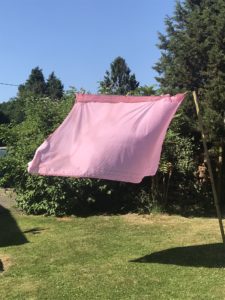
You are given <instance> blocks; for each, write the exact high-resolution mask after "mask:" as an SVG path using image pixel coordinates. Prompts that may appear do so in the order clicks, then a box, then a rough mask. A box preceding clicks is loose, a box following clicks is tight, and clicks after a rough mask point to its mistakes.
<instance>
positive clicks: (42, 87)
mask: <svg viewBox="0 0 225 300" xmlns="http://www.w3.org/2000/svg"><path fill="white" fill-rule="evenodd" d="M45 94H46V83H45V79H44V75H43V73H42V70H41V69H40V68H39V67H36V68H34V69H32V70H31V74H30V76H29V78H28V80H27V81H26V82H25V84H22V85H20V86H19V96H29V95H31V96H44V95H45Z"/></svg>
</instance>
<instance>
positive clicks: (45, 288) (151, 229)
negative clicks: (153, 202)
mask: <svg viewBox="0 0 225 300" xmlns="http://www.w3.org/2000/svg"><path fill="white" fill-rule="evenodd" d="M220 241H221V238H220V233H219V229H218V224H217V220H215V219H206V218H204V219H203V218H183V217H179V216H167V215H148V216H147V215H145V216H138V215H135V214H128V215H118V216H92V217H87V218H81V217H79V218H78V217H71V218H61V219H60V218H54V217H44V216H26V215H22V214H20V213H18V212H13V213H9V212H7V211H5V212H2V213H1V214H0V259H1V261H2V263H1V264H0V270H3V269H4V271H1V272H0V299H4V300H5V299H7V300H10V299H104V300H107V299H138V300H139V299H153V300H154V299H157V300H158V299H204V300H205V299H225V249H224V248H223V245H222V244H220Z"/></svg>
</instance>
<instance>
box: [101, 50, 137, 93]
mask: <svg viewBox="0 0 225 300" xmlns="http://www.w3.org/2000/svg"><path fill="white" fill-rule="evenodd" d="M130 73H131V70H130V69H129V67H128V66H127V64H126V61H125V59H124V58H122V57H120V56H119V57H117V58H115V60H114V61H113V62H112V63H111V65H110V71H106V73H105V76H104V79H103V80H102V81H100V85H99V92H100V93H101V94H112V95H126V94H127V93H129V92H130V91H134V90H135V89H136V88H137V87H138V86H139V82H137V81H136V77H135V74H130Z"/></svg>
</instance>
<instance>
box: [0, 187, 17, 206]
mask: <svg viewBox="0 0 225 300" xmlns="http://www.w3.org/2000/svg"><path fill="white" fill-rule="evenodd" d="M15 198H16V195H15V193H14V192H13V191H12V190H8V189H7V190H5V189H2V188H0V208H1V206H3V207H4V208H7V209H10V208H13V207H15V206H16V201H15Z"/></svg>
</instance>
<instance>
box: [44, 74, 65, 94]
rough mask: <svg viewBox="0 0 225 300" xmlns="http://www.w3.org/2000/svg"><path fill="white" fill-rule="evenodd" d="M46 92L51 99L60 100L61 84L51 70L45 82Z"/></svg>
mask: <svg viewBox="0 0 225 300" xmlns="http://www.w3.org/2000/svg"><path fill="white" fill-rule="evenodd" d="M46 94H47V96H49V98H51V99H52V100H60V99H61V98H62V96H63V84H62V82H61V80H59V79H58V78H57V77H56V76H55V74H54V72H52V73H51V74H50V75H49V77H48V79H47V82H46Z"/></svg>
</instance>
